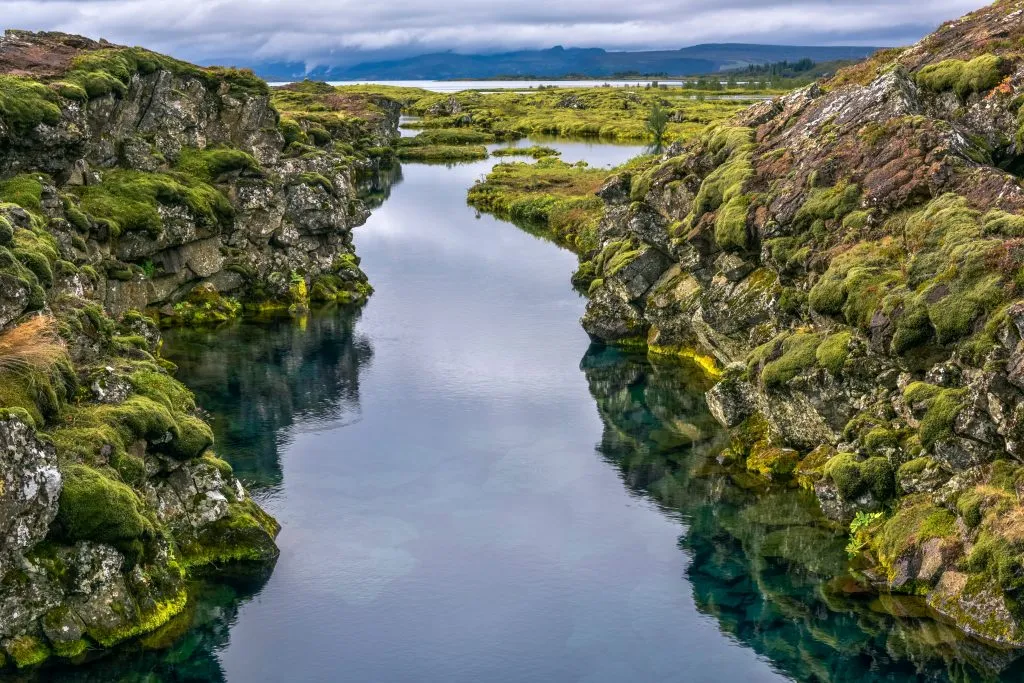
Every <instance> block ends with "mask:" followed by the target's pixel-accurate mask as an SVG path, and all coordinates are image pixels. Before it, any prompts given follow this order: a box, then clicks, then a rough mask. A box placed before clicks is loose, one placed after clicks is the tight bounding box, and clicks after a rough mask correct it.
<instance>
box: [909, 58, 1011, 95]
mask: <svg viewBox="0 0 1024 683" xmlns="http://www.w3.org/2000/svg"><path fill="white" fill-rule="evenodd" d="M1002 64H1003V60H1002V59H1001V58H1000V57H998V56H996V55H992V54H987V55H980V56H978V57H975V58H974V59H972V60H970V61H963V60H960V59H947V60H945V61H942V62H939V63H938V64H931V65H929V66H926V67H924V68H923V69H921V70H920V71H919V72H917V76H916V79H917V83H918V85H920V86H921V87H922V88H925V89H927V90H931V91H933V92H942V91H944V90H952V91H953V92H955V93H956V94H957V95H959V96H960V97H967V96H968V95H971V94H973V93H976V92H985V91H987V90H991V89H992V88H994V87H996V86H997V85H999V81H1001V80H1002V78H1003V73H1002Z"/></svg>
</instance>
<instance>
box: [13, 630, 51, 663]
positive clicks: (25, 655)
mask: <svg viewBox="0 0 1024 683" xmlns="http://www.w3.org/2000/svg"><path fill="white" fill-rule="evenodd" d="M4 649H5V650H6V651H7V655H8V656H9V657H10V658H11V661H13V662H14V666H16V667H18V668H19V669H24V668H26V667H30V666H36V665H38V664H42V663H43V662H45V661H46V660H47V659H49V658H50V648H48V647H47V646H46V644H45V643H44V642H43V641H42V640H41V639H39V638H36V637H35V636H17V637H16V638H11V639H10V640H8V641H7V643H6V645H5V646H4Z"/></svg>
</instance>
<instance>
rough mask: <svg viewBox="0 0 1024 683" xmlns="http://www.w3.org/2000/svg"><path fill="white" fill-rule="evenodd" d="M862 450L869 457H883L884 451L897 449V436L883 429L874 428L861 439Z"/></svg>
mask: <svg viewBox="0 0 1024 683" xmlns="http://www.w3.org/2000/svg"><path fill="white" fill-rule="evenodd" d="M863 443H864V448H865V449H867V452H868V453H869V454H871V455H883V454H884V453H885V451H887V450H890V449H895V448H898V447H899V434H897V433H896V432H894V431H892V430H891V429H886V428H884V427H875V428H874V429H872V430H871V431H869V432H868V433H867V434H865V435H864V439H863Z"/></svg>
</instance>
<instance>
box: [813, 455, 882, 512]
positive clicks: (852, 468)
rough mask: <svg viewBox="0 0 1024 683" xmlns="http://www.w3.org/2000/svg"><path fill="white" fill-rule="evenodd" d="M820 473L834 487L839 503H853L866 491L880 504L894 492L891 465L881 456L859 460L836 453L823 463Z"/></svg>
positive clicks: (853, 456)
mask: <svg viewBox="0 0 1024 683" xmlns="http://www.w3.org/2000/svg"><path fill="white" fill-rule="evenodd" d="M822 472H823V474H824V475H825V476H826V477H828V478H829V479H831V480H832V483H834V484H835V485H836V489H838V491H839V495H840V496H841V497H842V498H843V500H848V501H852V500H856V499H857V498H859V497H860V496H862V495H863V494H865V493H868V492H870V493H871V494H872V495H873V496H874V497H875V499H876V500H879V501H882V502H884V501H887V500H890V499H892V497H893V496H894V495H895V493H896V480H895V476H894V474H893V470H892V466H891V465H890V464H889V461H888V459H886V458H883V457H872V458H868V459H867V460H863V461H860V460H857V457H856V456H855V455H854V454H852V453H840V454H839V455H837V456H835V457H834V458H832V459H831V460H829V461H828V462H827V463H826V464H825V466H824V468H823V470H822Z"/></svg>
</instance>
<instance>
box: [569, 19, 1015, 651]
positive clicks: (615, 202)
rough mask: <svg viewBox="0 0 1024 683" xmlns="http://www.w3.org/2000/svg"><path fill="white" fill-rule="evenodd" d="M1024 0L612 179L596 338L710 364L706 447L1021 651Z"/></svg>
mask: <svg viewBox="0 0 1024 683" xmlns="http://www.w3.org/2000/svg"><path fill="white" fill-rule="evenodd" d="M1022 40H1024V3H1021V2H1019V1H1015V2H1010V1H1003V2H997V3H995V4H994V5H992V6H990V7H987V8H985V9H983V10H980V11H978V12H976V13H974V14H972V15H969V16H967V17H965V18H963V19H961V20H958V21H955V22H949V23H947V24H945V25H943V27H942V28H940V30H939V31H938V32H937V33H935V34H934V35H932V36H930V37H928V38H926V39H925V40H923V41H922V42H921V43H919V44H917V45H914V46H912V47H910V48H908V49H906V50H890V51H886V52H883V53H880V54H879V55H876V56H875V57H874V58H872V59H870V60H868V61H867V62H866V63H864V64H862V65H858V66H856V67H853V68H851V69H849V70H846V71H843V72H840V73H839V74H838V75H837V76H836V77H834V78H832V79H830V80H828V81H824V82H822V83H819V84H816V85H813V86H811V87H808V88H805V89H803V90H801V91H798V92H795V93H793V94H790V95H788V96H786V97H783V98H780V99H777V100H775V101H771V102H765V103H763V104H759V105H757V106H755V107H753V108H752V109H750V110H748V111H747V112H745V113H744V114H742V115H740V116H739V117H738V118H737V119H736V120H735V121H733V122H732V123H731V124H730V125H728V126H721V127H718V128H716V129H714V130H712V131H710V132H709V133H708V134H707V135H706V136H704V137H703V138H702V139H701V140H699V141H697V142H696V143H694V144H691V145H688V146H686V147H677V148H674V149H671V150H670V151H669V153H668V154H667V155H666V156H665V157H664V158H663V159H662V160H661V161H660V162H659V163H658V164H657V165H655V166H654V167H652V168H650V169H648V170H647V171H645V172H643V173H634V174H632V175H628V174H622V175H619V176H617V177H614V178H612V179H611V180H610V181H609V182H608V183H607V184H606V186H605V187H604V188H602V190H601V192H600V194H601V196H603V197H604V198H605V200H606V202H607V210H606V216H605V219H604V222H603V224H602V228H601V236H602V247H601V249H599V250H598V251H597V252H595V253H593V254H590V255H588V257H589V258H588V261H587V262H586V263H585V268H583V269H581V273H586V274H587V279H588V280H590V281H589V283H588V284H589V287H590V302H589V305H588V308H587V312H586V315H585V317H584V319H583V324H584V326H585V328H586V329H587V331H588V332H589V333H590V334H591V336H592V337H594V338H595V339H596V340H599V341H601V342H605V343H612V344H621V345H628V346H636V347H644V348H647V349H649V350H650V351H651V352H652V353H653V354H662V355H672V354H678V353H686V354H689V355H693V354H697V355H699V356H703V357H705V360H706V363H707V364H708V365H709V366H712V365H714V366H717V370H716V371H715V372H716V374H717V375H719V376H720V381H719V383H718V384H717V386H716V387H715V388H714V389H712V390H711V391H710V392H709V393H708V400H709V403H710V405H711V408H712V411H713V413H714V414H715V416H716V417H717V418H718V419H719V421H720V422H721V423H723V424H724V425H725V426H727V427H729V428H731V429H732V430H733V435H734V439H733V444H732V446H731V448H730V449H728V450H727V451H726V453H725V454H724V455H723V456H722V457H723V458H724V459H727V460H735V461H737V462H740V463H745V465H746V467H747V469H749V470H750V471H752V472H755V473H757V474H759V475H762V476H764V477H767V478H769V479H772V480H773V481H776V482H779V483H780V484H786V483H788V484H791V485H803V486H805V487H807V488H810V489H812V490H813V491H814V492H815V493H816V494H817V497H818V499H819V502H820V504H821V507H822V510H823V511H824V512H825V513H826V514H827V515H828V516H829V517H831V518H832V519H834V520H835V521H836V522H838V523H841V524H843V525H844V526H845V525H848V524H850V522H851V521H853V522H854V524H853V527H852V531H853V533H852V538H851V548H850V549H851V554H852V556H853V557H854V562H853V567H854V568H855V569H856V570H857V571H858V574H859V576H861V577H862V579H863V580H864V581H865V582H868V583H871V584H874V585H875V586H876V587H877V588H879V589H880V590H885V591H896V592H906V593H912V594H916V595H923V596H926V599H927V601H928V603H929V605H930V606H931V607H932V608H933V609H934V610H935V611H936V612H938V613H940V614H942V615H945V616H946V617H948V618H951V619H953V620H954V621H955V622H956V623H957V624H958V625H959V626H960V627H961V628H963V629H964V630H966V631H968V632H970V633H973V634H975V635H978V636H980V637H982V638H985V639H988V640H992V641H995V642H998V643H1002V644H1009V645H1013V646H1024V620H1022V617H1024V613H1022V612H1021V610H1020V609H1019V607H1018V604H1019V600H1020V596H1021V590H1022V589H1024V536H1022V535H1021V534H1020V530H1019V528H1018V524H1017V522H1016V520H1017V519H1018V518H1021V517H1022V516H1024V507H1022V506H1021V499H1020V496H1021V493H1022V492H1024V486H1022V482H1024V467H1022V465H1021V463H1022V462H1024V451H1022V450H1021V448H1022V447H1021V443H1022V440H1021V437H1022V435H1024V402H1022V400H1021V399H1022V398H1024V381H1022V380H1021V371H1020V367H1021V366H1022V364H1024V342H1022V337H1024V279H1022V277H1021V275H1022V273H1024V270H1022V267H1024V247H1022V245H1024V241H1022V239H1024V188H1022V185H1021V180H1020V174H1021V173H1022V172H1024V163H1022V159H1024V137H1022V136H1021V133H1020V130H1021V124H1020V122H1021V121H1022V120H1024V118H1022V115H1024V111H1022V108H1021V103H1022V102H1024V96H1022V93H1024V61H1022V60H1021V57H1020V52H1019V50H1020V47H1021V45H1022Z"/></svg>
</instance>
